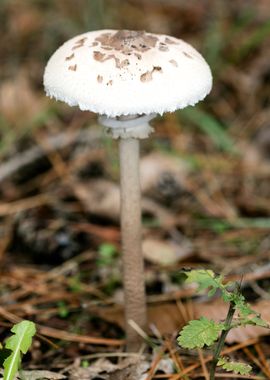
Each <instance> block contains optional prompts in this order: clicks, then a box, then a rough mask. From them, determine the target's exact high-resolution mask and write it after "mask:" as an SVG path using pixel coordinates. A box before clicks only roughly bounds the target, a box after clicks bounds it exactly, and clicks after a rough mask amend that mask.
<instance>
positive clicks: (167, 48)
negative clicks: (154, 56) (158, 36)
mask: <svg viewBox="0 0 270 380" xmlns="http://www.w3.org/2000/svg"><path fill="white" fill-rule="evenodd" d="M158 50H160V51H169V47H168V46H167V44H165V43H164V42H160V43H159V46H158Z"/></svg>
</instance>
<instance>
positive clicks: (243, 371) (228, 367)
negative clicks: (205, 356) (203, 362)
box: [217, 358, 252, 375]
mask: <svg viewBox="0 0 270 380" xmlns="http://www.w3.org/2000/svg"><path fill="white" fill-rule="evenodd" d="M217 365H218V366H219V367H222V368H223V369H225V371H228V372H234V373H235V374H238V373H239V374H240V375H248V374H249V373H250V372H251V370H252V367H251V366H250V365H249V364H245V363H240V362H231V361H229V360H228V359H226V358H219V360H218V363H217Z"/></svg>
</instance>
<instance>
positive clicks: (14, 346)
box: [4, 321, 36, 380]
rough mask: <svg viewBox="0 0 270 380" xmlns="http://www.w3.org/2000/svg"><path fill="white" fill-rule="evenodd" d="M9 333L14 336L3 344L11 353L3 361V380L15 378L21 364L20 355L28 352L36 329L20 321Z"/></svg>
mask: <svg viewBox="0 0 270 380" xmlns="http://www.w3.org/2000/svg"><path fill="white" fill-rule="evenodd" d="M11 332H13V333H14V335H12V336H11V337H10V338H8V339H7V340H6V343H5V348H6V349H8V350H11V351H12V352H11V354H10V355H9V357H8V358H7V359H6V360H5V361H4V380H12V379H13V378H14V377H15V375H16V373H17V371H18V369H19V366H20V364H21V354H25V353H26V352H27V351H28V350H29V348H30V346H31V344H32V338H33V336H34V335H35V333H36V327H35V324H34V323H33V322H31V321H22V322H20V323H17V324H16V325H14V326H13V327H12V329H11Z"/></svg>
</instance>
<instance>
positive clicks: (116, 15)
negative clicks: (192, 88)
mask: <svg viewBox="0 0 270 380" xmlns="http://www.w3.org/2000/svg"><path fill="white" fill-rule="evenodd" d="M269 20H270V4H269V0H235V1H225V0H216V1H214V0H205V1H199V0H191V1H182V0H178V1H177V0H166V1H165V0H155V1H154V0H153V1H150V0H128V1H120V0H91V1H86V0H78V1H73V0H57V1H53V0H47V1H43V0H35V1H34V0H25V1H21V0H2V1H1V2H0V30H1V41H0V237H1V239H0V265H1V268H0V270H1V276H0V341H1V342H4V340H5V338H6V337H7V336H9V334H10V328H11V326H12V325H13V324H14V323H15V322H17V321H20V320H21V319H29V320H32V321H34V322H35V323H36V324H37V327H38V334H37V336H36V337H35V339H34V342H33V345H32V348H31V350H30V352H29V353H27V355H25V357H24V360H23V368H24V369H25V372H24V376H25V378H26V379H30V378H31V379H40V378H42V379H62V378H63V379H64V378H68V379H73V380H76V379H78V380H79V379H80V380H84V379H96V380H98V379H116V380H117V379H147V380H150V379H170V380H177V379H186V380H187V379H208V370H209V367H208V365H209V361H210V359H211V353H210V352H209V351H207V350H206V351H201V350H193V351H187V350H184V349H182V348H180V347H179V346H177V342H176V337H177V335H178V333H179V330H180V329H181V328H182V327H183V326H184V325H185V324H186V323H187V322H188V321H189V320H190V319H193V318H197V317H200V316H208V317H209V318H213V319H215V320H222V319H224V317H225V314H226V307H224V305H222V304H221V302H220V300H219V298H218V297H217V296H215V297H213V298H211V299H210V300H208V299H207V297H206V295H205V294H200V295H199V296H198V295H196V294H195V293H196V289H195V288H194V287H193V286H187V285H185V284H183V276H182V275H181V270H182V269H183V268H207V269H213V270H214V271H215V272H217V273H221V274H223V275H224V276H225V277H226V279H228V280H236V281H239V282H241V288H242V291H243V294H244V295H245V297H246V298H247V300H248V302H250V303H251V304H252V306H253V307H254V308H255V309H256V310H257V311H258V312H260V313H261V314H262V316H263V317H264V318H265V319H266V320H267V321H269V322H270V293H269V289H270V262H269V258H270V234H269V232H270V201H269V198H270V66H269V61H270V21H269ZM102 28H113V29H122V28H124V29H131V30H133V29H134V30H147V31H150V32H154V33H164V34H169V35H173V36H175V37H178V38H182V39H184V40H186V41H187V42H189V43H191V44H192V45H193V46H194V47H195V48H197V49H198V50H199V51H200V52H201V53H202V55H203V56H204V57H205V59H206V61H207V62H208V63H209V65H210V67H211V69H212V72H213V78H214V85H213V90H212V92H211V94H210V95H209V96H208V97H207V98H206V99H205V100H204V101H203V102H201V103H200V104H198V105H197V106H196V107H191V108H187V109H185V110H182V111H177V112H175V113H172V114H169V113H168V114H165V115H163V116H159V117H157V118H156V119H154V120H153V127H154V128H155V132H154V133H153V134H152V135H151V137H150V138H149V139H147V140H144V141H143V142H142V144H141V187H142V193H143V199H142V208H143V210H142V218H143V252H144V257H145V280H146V288H147V301H148V316H149V330H148V331H147V332H145V333H147V334H148V336H149V339H150V340H146V341H145V343H144V344H143V345H142V349H141V351H140V352H137V353H126V352H125V349H124V338H125V335H124V329H123V291H122V275H121V247H120V228H119V166H118V152H117V142H115V141H112V140H111V139H110V138H109V137H107V136H106V135H105V134H104V131H103V129H102V127H100V126H99V125H98V122H97V118H96V115H95V114H93V113H90V112H81V111H80V110H79V109H77V108H71V107H68V106H67V105H65V104H63V103H61V102H56V101H54V100H51V99H49V98H47V97H46V96H45V93H44V90H43V83H42V81H43V72H44V67H45V65H46V62H47V60H48V59H49V57H50V56H51V54H52V53H53V52H54V51H55V50H56V49H57V47H58V46H60V45H61V44H62V43H63V42H64V41H66V40H67V39H69V38H71V37H73V36H75V35H76V34H80V33H83V32H84V31H87V30H95V29H102ZM268 334H269V330H265V329H260V328H254V327H248V328H246V329H237V330H235V331H231V333H230V334H229V336H228V338H227V344H226V349H225V354H226V355H228V356H230V357H231V358H232V359H239V360H241V361H243V362H246V363H249V364H251V365H252V366H253V371H252V375H251V376H246V377H245V376H242V377H241V376H240V375H239V376H236V375H230V374H224V373H222V372H221V371H219V372H218V373H219V374H218V375H217V376H219V377H221V378H222V377H223V378H227V379H231V378H250V379H269V378H270V349H269V342H270V341H269V336H268ZM149 342H150V343H149ZM0 362H1V363H2V362H3V355H0Z"/></svg>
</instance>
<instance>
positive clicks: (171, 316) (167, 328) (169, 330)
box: [97, 300, 270, 343]
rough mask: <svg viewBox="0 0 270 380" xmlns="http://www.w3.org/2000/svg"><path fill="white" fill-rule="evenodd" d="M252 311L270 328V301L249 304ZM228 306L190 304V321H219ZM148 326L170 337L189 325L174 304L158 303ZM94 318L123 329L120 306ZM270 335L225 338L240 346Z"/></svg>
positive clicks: (255, 330)
mask: <svg viewBox="0 0 270 380" xmlns="http://www.w3.org/2000/svg"><path fill="white" fill-rule="evenodd" d="M183 306H184V308H185V310H186V311H187V313H186V314H187V315H190V313H189V311H188V309H189V307H187V306H186V304H183ZM251 308H252V309H254V310H255V311H257V312H258V313H260V314H261V316H262V318H263V319H264V320H266V321H267V322H268V323H269V324H270V301H266V300H263V301H259V302H257V303H256V304H251ZM227 310H228V306H227V305H226V304H224V303H222V302H221V301H219V300H216V301H212V302H209V303H193V304H192V312H193V316H192V318H190V319H199V318H200V317H206V318H211V319H213V320H214V321H222V320H224V319H225V318H226V313H227ZM147 313H148V321H149V325H150V324H154V325H155V326H156V328H157V329H158V331H159V332H160V333H161V334H162V335H167V334H173V333H175V332H178V331H180V329H181V328H183V327H184V326H185V324H187V323H188V322H189V320H190V319H189V320H185V318H184V316H182V314H181V312H180V310H179V308H178V306H177V305H176V304H175V303H171V302H170V303H169V302H167V303H161V304H157V305H150V306H148V308H147ZM97 314H98V315H99V316H100V317H101V318H103V319H105V320H106V321H109V322H111V323H116V324H117V325H119V326H120V327H122V328H123V329H124V312H123V308H122V307H121V306H119V307H114V308H103V309H98V310H97ZM266 335H270V330H269V329H266V328H262V327H257V326H247V327H240V328H236V329H233V330H231V331H230V333H229V334H228V336H227V339H226V342H227V343H241V342H244V341H245V340H248V339H251V338H257V337H260V336H266Z"/></svg>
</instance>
